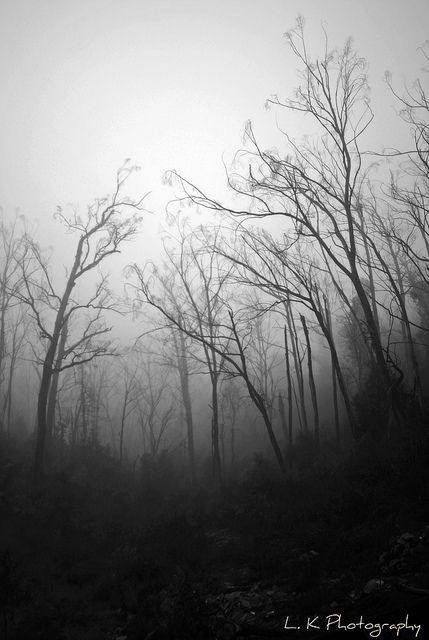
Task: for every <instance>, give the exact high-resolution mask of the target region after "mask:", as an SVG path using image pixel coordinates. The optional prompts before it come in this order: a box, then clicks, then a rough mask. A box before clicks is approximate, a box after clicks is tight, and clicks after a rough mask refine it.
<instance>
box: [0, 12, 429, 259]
mask: <svg viewBox="0 0 429 640" xmlns="http://www.w3.org/2000/svg"><path fill="white" fill-rule="evenodd" d="M298 13H301V14H303V15H304V16H305V17H306V20H307V34H308V42H309V43H311V45H312V46H314V49H315V50H317V49H318V47H319V50H320V46H321V45H322V42H323V40H322V30H321V24H322V23H323V25H324V26H325V27H326V29H327V32H328V34H329V39H330V44H332V45H336V44H338V45H341V44H342V43H343V42H344V40H345V39H346V38H347V37H348V36H349V35H352V36H353V37H354V40H355V44H356V47H357V48H358V50H359V52H360V53H361V54H362V55H364V56H365V57H367V58H368V60H369V63H370V84H371V88H372V99H373V106H374V110H375V113H376V121H375V122H376V126H373V127H372V132H373V133H372V135H373V136H374V140H373V144H374V147H377V148H380V147H382V146H383V145H385V144H392V137H393V133H394V135H395V137H396V136H398V144H400V140H401V135H400V134H401V126H403V125H401V123H400V121H399V119H398V118H396V117H395V116H394V107H393V103H394V100H393V99H392V98H391V96H390V95H389V92H388V90H387V88H386V86H385V83H384V81H383V75H384V71H385V70H386V69H390V70H392V71H394V75H395V79H396V81H397V82H398V83H399V84H400V86H402V85H403V83H404V79H405V77H407V78H408V79H412V78H414V77H415V76H416V75H417V74H418V73H419V71H420V65H421V58H420V59H419V57H418V54H417V51H416V49H417V47H418V45H419V44H421V43H422V42H423V41H424V40H425V39H426V38H427V37H428V33H427V24H428V18H429V7H428V3H427V1H426V0H407V2H405V1H397V2H392V0H377V1H375V2H374V1H369V0H363V1H361V2H359V3H358V2H355V1H351V0H325V1H324V2H317V1H304V2H303V1H302V0H301V1H300V2H297V1H295V0H288V1H287V2H286V1H285V0H266V1H265V2H263V3H262V2H257V1H254V0H252V1H249V0H234V1H233V2H231V1H228V2H226V1H217V2H206V1H201V0H186V1H182V2H173V1H172V0H139V1H137V0H124V1H121V2H118V1H115V2H111V1H107V0H85V1H82V0H78V1H75V2H64V1H62V0H2V2H1V4H0V47H1V59H0V76H1V87H2V90H1V101H0V117H1V123H2V126H1V130H0V131H1V133H0V136H1V139H0V142H1V150H2V153H1V158H0V205H2V206H3V207H4V210H5V213H6V215H7V216H9V215H12V214H13V212H14V211H15V209H16V208H19V210H20V212H21V213H22V214H24V215H25V216H26V217H27V218H28V219H29V220H31V221H35V220H37V221H39V227H40V231H39V233H40V234H41V236H42V237H43V239H44V244H52V243H55V244H57V243H58V225H57V224H56V223H53V222H52V213H53V211H54V209H55V206H56V205H57V204H61V205H64V204H67V203H69V202H73V203H78V204H80V205H81V206H84V205H85V204H86V203H87V202H89V201H90V200H92V198H94V197H95V196H102V195H105V194H106V193H107V192H109V191H110V190H111V189H112V185H113V180H114V175H115V171H116V169H117V168H118V166H119V165H120V164H121V163H122V161H123V160H124V159H125V158H127V157H130V158H131V159H132V161H133V162H134V163H136V164H138V165H140V166H141V169H142V171H141V173H140V174H139V175H138V177H136V178H135V179H134V181H133V185H132V187H130V188H131V190H132V195H134V194H138V193H142V192H146V191H148V190H151V191H152V194H151V196H150V198H149V199H148V201H147V205H148V207H149V208H150V209H151V210H152V211H154V212H156V217H155V216H154V219H153V220H152V222H149V223H147V225H146V230H145V231H144V233H143V235H142V240H141V243H140V244H139V245H138V247H135V248H134V249H133V250H132V252H131V253H132V255H131V253H130V256H131V257H132V258H134V257H138V254H141V252H142V250H144V249H148V247H149V245H150V244H151V238H153V236H154V234H155V235H156V233H157V230H158V221H159V220H160V219H161V218H162V216H163V209H164V205H165V202H166V201H167V200H168V199H169V198H170V197H171V195H172V194H171V191H169V190H168V189H167V187H163V186H162V185H161V176H162V174H163V172H164V171H166V170H167V169H170V168H175V169H177V170H178V171H179V172H181V173H183V174H184V175H186V176H187V177H189V178H190V179H192V180H193V181H194V182H196V183H197V184H199V185H201V186H203V187H206V188H209V189H210V192H211V193H213V192H214V191H217V192H219V191H221V190H222V189H223V185H224V182H225V170H224V166H223V163H222V158H224V161H225V163H226V165H229V164H230V162H231V159H232V157H233V153H234V151H235V150H236V149H237V148H239V147H240V145H241V142H242V131H243V126H244V123H245V121H246V120H247V119H252V121H253V122H254V126H255V131H256V133H257V135H258V138H259V140H261V141H262V142H263V144H267V145H269V144H274V143H275V142H276V140H278V133H277V132H276V125H275V118H274V114H273V113H272V112H270V111H266V110H265V109H264V101H265V99H266V98H267V97H268V96H269V95H270V94H272V93H279V95H290V92H291V91H292V89H293V87H294V86H295V84H296V75H295V71H296V61H295V60H294V58H293V57H292V55H291V54H290V53H289V51H288V48H287V46H286V45H285V41H284V39H283V38H282V35H283V33H284V32H285V31H286V30H288V29H289V28H291V27H292V26H293V25H294V22H295V19H296V16H297V15H298ZM283 124H284V122H283ZM404 132H405V129H404ZM293 134H294V135H295V136H297V137H299V136H300V135H301V132H300V131H293ZM142 243H144V244H142ZM130 251H131V249H130ZM145 252H146V251H144V253H145ZM142 257H143V258H144V256H142Z"/></svg>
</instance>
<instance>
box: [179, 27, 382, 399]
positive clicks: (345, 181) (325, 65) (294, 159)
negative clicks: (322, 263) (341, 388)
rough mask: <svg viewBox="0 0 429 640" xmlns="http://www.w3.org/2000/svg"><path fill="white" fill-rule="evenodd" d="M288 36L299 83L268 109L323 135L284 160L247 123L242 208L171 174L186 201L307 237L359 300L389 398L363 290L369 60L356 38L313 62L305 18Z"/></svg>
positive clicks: (239, 186) (235, 180)
mask: <svg viewBox="0 0 429 640" xmlns="http://www.w3.org/2000/svg"><path fill="white" fill-rule="evenodd" d="M286 37H287V41H288V43H289V46H290V48H291V50H292V53H293V54H294V55H295V57H296V59H297V60H298V61H299V63H300V66H301V70H300V79H301V84H300V85H299V86H298V87H297V89H296V91H295V95H294V97H293V98H292V99H289V100H281V99H280V98H278V97H277V96H274V97H272V98H271V99H270V100H269V101H268V104H270V105H274V106H275V107H278V108H280V109H285V110H286V111H287V112H295V113H298V114H303V115H305V116H306V117H307V118H308V119H311V120H312V123H313V124H314V125H315V126H316V127H317V128H318V130H319V132H320V135H318V136H317V137H316V136H315V137H313V138H312V139H308V140H307V141H304V143H303V144H301V145H298V144H297V143H296V142H294V140H293V139H292V138H291V137H290V136H288V135H287V134H285V140H286V143H287V145H288V147H289V153H287V154H285V155H281V154H280V153H278V152H276V151H264V150H263V149H262V148H261V146H260V145H259V143H258V140H257V138H256V136H255V133H254V131H253V128H252V126H251V124H249V125H248V126H247V129H246V137H247V140H248V143H249V145H250V148H251V150H250V151H245V152H243V154H242V155H241V156H240V157H241V158H244V159H245V161H246V172H245V173H241V174H240V173H238V174H232V175H230V177H229V184H230V186H231V188H232V189H233V191H234V192H235V193H236V194H238V195H239V196H240V199H241V200H240V202H243V206H242V207H240V206H237V207H231V206H228V205H226V204H225V203H220V202H219V201H217V200H215V199H213V198H210V197H209V196H207V195H206V194H205V193H204V192H202V191H201V190H200V189H198V187H196V186H195V185H194V184H192V183H191V182H190V181H188V180H186V179H184V178H182V177H180V176H178V175H177V174H175V173H174V172H173V174H172V176H177V177H178V179H179V181H180V184H181V186H182V188H183V190H184V198H187V199H189V198H190V199H191V200H192V201H193V202H194V203H195V204H196V205H198V206H203V207H205V208H208V209H211V210H214V211H222V212H224V211H227V212H229V213H230V214H232V215H233V216H235V217H238V218H258V219H264V218H269V217H281V218H282V219H283V220H285V221H287V224H288V226H287V227H286V235H287V236H288V239H289V242H290V243H293V242H296V241H298V240H299V239H301V238H303V237H304V238H306V239H307V240H308V241H309V242H311V243H312V244H313V247H314V249H316V248H318V250H319V253H320V255H321V256H323V257H324V259H325V260H327V261H329V262H330V264H331V265H332V266H334V267H335V268H336V269H337V270H338V272H339V273H341V274H342V278H343V279H344V280H345V281H346V282H347V283H348V284H349V285H350V286H351V287H352V289H353V296H356V297H357V298H358V300H359V304H360V306H361V308H362V312H363V316H364V319H365V325H366V331H367V333H368V337H369V341H368V342H369V345H370V348H371V350H372V352H373V354H374V360H375V363H376V368H377V372H378V375H379V377H380V380H381V386H382V388H383V390H384V394H385V396H386V398H387V397H388V396H389V391H390V389H391V387H392V384H393V383H394V377H395V374H394V372H392V368H391V366H390V363H389V359H388V356H387V355H386V352H385V349H384V346H383V343H382V340H381V336H380V332H379V327H378V323H377V317H376V316H375V314H374V306H373V303H372V300H371V294H370V292H368V289H367V287H366V285H365V276H364V274H363V273H362V267H361V256H360V250H361V247H360V244H359V238H360V226H359V219H360V213H359V211H358V208H359V207H360V206H361V203H362V198H361V193H362V189H363V186H364V184H365V179H366V173H365V170H364V167H363V155H362V152H361V149H360V139H361V137H362V135H363V134H364V132H365V131H366V129H367V128H368V126H369V125H370V123H371V120H372V112H371V109H370V106H369V99H368V86H367V78H366V63H365V60H364V59H363V58H360V57H359V56H358V55H357V54H356V52H355V51H354V50H353V47H352V44H351V41H348V42H347V43H346V44H345V46H344V47H343V48H342V49H341V50H336V49H335V50H332V51H330V50H328V46H327V44H326V47H325V51H324V53H323V55H322V56H321V57H320V58H317V59H314V60H313V59H312V58H311V57H310V55H309V53H308V48H307V45H306V42H305V37H304V21H303V19H302V18H300V19H298V22H297V26H296V28H295V29H294V30H292V31H290V32H288V33H287V34H286ZM312 140H313V141H312ZM246 201H247V202H246ZM365 215H366V213H365ZM353 296H352V297H353Z"/></svg>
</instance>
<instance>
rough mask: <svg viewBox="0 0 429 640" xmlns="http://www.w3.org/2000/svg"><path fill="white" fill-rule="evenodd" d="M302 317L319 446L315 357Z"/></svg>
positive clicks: (301, 316) (302, 317)
mask: <svg viewBox="0 0 429 640" xmlns="http://www.w3.org/2000/svg"><path fill="white" fill-rule="evenodd" d="M300 318H301V323H302V328H303V329H304V335H305V342H306V344H307V364H308V382H309V385H310V392H311V400H312V403H313V411H314V438H315V441H316V445H317V446H319V442H320V433H319V431H320V425H319V405H318V402H317V392H316V383H315V381H314V373H313V358H312V352H311V343H310V336H309V335H308V328H307V323H306V320H305V317H304V316H303V315H300Z"/></svg>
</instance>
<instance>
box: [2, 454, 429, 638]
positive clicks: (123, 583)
mask: <svg viewBox="0 0 429 640" xmlns="http://www.w3.org/2000/svg"><path fill="white" fill-rule="evenodd" d="M3 444H4V443H3ZM30 460H31V451H30V448H29V447H28V446H27V448H26V449H25V448H24V449H23V447H22V446H20V447H18V446H17V445H13V444H11V443H8V444H7V445H6V446H3V447H2V449H1V454H0V638H4V639H5V640H24V639H25V640H28V639H30V640H33V639H34V640H36V639H40V640H42V639H43V640H78V639H79V640H125V639H127V640H161V639H169V638H171V639H173V640H175V639H177V640H181V639H189V640H200V639H201V640H210V639H219V640H234V639H236V638H237V639H238V638H244V637H246V638H250V639H252V638H253V639H254V640H256V639H257V638H266V637H272V638H286V637H287V638H290V640H298V639H299V638H306V640H313V639H319V638H331V637H332V638H333V640H337V638H339V637H346V638H348V639H349V640H353V638H371V637H380V638H397V637H399V638H415V637H418V638H421V639H423V640H425V639H426V638H429V526H428V525H429V490H428V489H429V465H428V464H427V461H428V457H427V451H424V448H423V450H422V449H421V448H420V450H419V451H418V452H415V453H413V454H412V453H410V450H409V449H407V448H404V447H399V448H397V449H396V452H391V451H390V452H386V450H385V448H383V447H382V446H379V447H374V449H373V450H372V451H371V454H369V453H368V451H367V452H365V453H364V454H363V453H362V452H360V453H355V454H353V455H351V454H349V455H348V456H344V457H343V458H342V459H341V460H340V461H339V462H337V463H336V464H329V465H328V464H322V463H321V462H320V461H319V462H318V463H315V464H313V465H311V466H310V467H309V468H307V469H304V470H300V471H299V472H294V474H291V475H290V476H289V477H287V478H279V477H277V476H276V475H275V474H274V473H273V472H272V471H270V468H269V465H268V464H267V463H265V462H264V461H263V460H259V462H257V461H256V462H255V464H254V465H253V468H252V470H251V471H249V472H248V473H247V474H246V475H245V476H244V477H243V478H242V479H241V480H240V481H235V482H231V483H229V484H228V485H226V486H224V487H223V488H222V489H219V488H217V489H214V488H212V487H210V486H209V485H207V486H206V487H205V488H200V489H198V490H193V491H191V490H189V489H187V490H186V489H185V488H184V487H183V483H180V482H179V481H178V477H177V475H175V474H177V473H178V472H177V470H176V471H174V469H173V466H174V465H172V464H170V462H169V461H168V458H164V459H161V461H160V462H159V463H157V465H153V466H152V467H151V468H150V469H146V470H142V471H141V472H139V473H133V474H131V473H130V472H126V471H123V470H121V469H119V468H118V466H117V463H116V462H115V461H113V460H112V459H111V458H109V456H107V455H106V454H105V453H103V452H102V451H88V450H85V449H81V450H80V451H75V452H68V453H67V455H66V456H65V458H64V459H63V460H62V461H61V465H62V470H61V471H55V469H53V470H52V472H51V474H50V476H49V477H48V478H47V479H46V483H45V486H44V487H43V488H42V489H41V490H39V491H38V492H35V491H34V490H32V489H31V487H29V480H28V478H29V477H30V474H29V470H30ZM173 487H175V488H174V489H173ZM407 616H408V617H407ZM286 622H287V626H288V627H300V629H292V628H288V629H285V628H284V627H285V623H286ZM381 623H386V624H387V623H388V624H389V625H390V626H391V627H392V628H390V629H389V628H387V627H383V628H379V627H378V626H377V624H381ZM401 624H406V625H407V627H408V628H406V629H403V628H401V627H399V628H398V625H401ZM347 625H349V626H348V628H344V627H346V626H347ZM365 625H366V628H364V627H365ZM371 625H372V626H371ZM414 625H415V626H414ZM418 625H420V627H421V628H420V629H418V628H417V627H418ZM353 626H354V627H355V628H354V629H353ZM307 627H308V628H307ZM318 627H320V628H318Z"/></svg>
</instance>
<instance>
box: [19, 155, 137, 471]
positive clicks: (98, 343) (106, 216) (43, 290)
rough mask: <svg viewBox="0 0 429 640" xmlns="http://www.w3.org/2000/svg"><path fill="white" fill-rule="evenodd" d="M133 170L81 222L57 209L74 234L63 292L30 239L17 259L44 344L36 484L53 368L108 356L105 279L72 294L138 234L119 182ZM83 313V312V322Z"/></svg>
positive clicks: (132, 204)
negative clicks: (82, 294) (65, 335)
mask: <svg viewBox="0 0 429 640" xmlns="http://www.w3.org/2000/svg"><path fill="white" fill-rule="evenodd" d="M132 172H133V168H132V167H129V166H128V165H125V166H124V167H123V168H122V169H120V170H119V171H118V174H117V181H116V187H115V191H114V193H113V195H112V196H111V197H108V198H104V199H99V200H96V201H95V202H94V203H93V204H92V205H90V206H89V207H88V208H87V212H86V216H85V218H84V219H82V218H81V217H80V216H79V215H78V213H77V212H76V211H75V212H74V213H73V214H72V215H71V216H69V217H68V216H66V215H65V214H64V213H63V211H62V210H61V209H59V210H58V211H57V217H58V218H59V219H60V220H61V221H62V222H63V224H64V225H65V227H66V229H67V230H68V231H70V232H73V233H76V234H78V240H77V244H76V251H75V256H74V259H73V263H72V266H71V268H70V270H69V272H68V275H67V278H66V282H65V285H64V288H63V290H62V293H57V288H56V287H55V286H54V283H53V276H52V274H51V272H50V269H49V266H48V264H47V262H46V260H45V258H44V256H43V254H42V252H41V250H40V248H39V247H38V245H37V244H36V242H35V241H34V240H33V239H32V238H30V237H29V236H27V237H26V238H25V242H26V254H25V259H24V260H23V261H22V278H23V281H24V288H23V292H22V293H20V294H19V299H20V300H21V301H22V302H24V303H25V304H27V305H28V307H29V309H30V312H31V314H32V316H33V318H34V320H35V322H36V325H37V327H38V330H39V332H40V337H41V338H42V339H43V340H46V350H45V353H44V356H43V365H42V377H41V383H40V388H39V394H38V408H37V439H36V454H35V464H34V477H35V481H36V482H38V481H39V480H40V478H41V476H42V474H43V470H44V457H45V446H46V437H47V402H48V397H49V391H50V389H51V382H52V376H53V374H54V372H55V370H56V369H57V368H59V369H60V370H64V369H66V368H69V367H73V366H75V365H78V364H83V363H85V362H90V361H91V360H93V359H94V358H96V357H98V356H101V355H106V354H110V353H112V344H111V341H107V342H106V340H104V341H102V339H103V338H105V335H106V334H107V333H109V331H110V328H109V327H107V326H106V325H105V324H104V321H103V312H104V311H106V310H108V309H113V308H114V305H113V301H112V297H111V294H110V291H109V289H108V287H107V279H106V277H105V276H101V279H100V280H99V282H98V283H96V284H95V286H94V291H93V293H92V294H90V295H89V296H87V297H86V299H83V300H80V301H79V300H77V299H76V298H75V297H73V291H74V289H75V287H76V285H77V284H78V283H80V282H81V281H82V279H84V278H85V279H89V278H88V276H89V274H90V273H91V272H94V271H95V270H97V269H98V268H99V267H100V265H101V264H102V263H104V261H105V260H106V259H107V258H109V257H110V256H112V255H114V254H116V253H119V252H120V250H121V247H122V245H123V244H124V243H125V242H127V241H129V240H131V239H132V238H134V237H135V235H136V233H137V230H138V226H139V223H140V217H139V216H138V215H137V213H136V211H139V210H141V209H142V202H143V200H140V201H134V200H130V199H129V198H127V197H125V196H123V195H122V191H123V187H124V184H125V182H126V180H127V178H128V177H129V176H130V174H131V173H132ZM127 210H130V211H131V214H130V215H127V214H126V213H125V214H124V212H126V211H127ZM83 312H86V314H87V319H86V320H85V319H84V318H85V316H84V313H83ZM75 317H79V318H80V319H81V320H82V317H83V328H82V329H81V332H80V334H79V335H78V336H77V337H74V338H72V337H69V340H68V343H67V344H66V345H65V346H64V352H63V357H62V363H61V365H60V367H57V365H56V358H57V357H58V355H59V353H58V346H59V342H60V337H61V334H62V331H63V329H64V326H65V325H67V324H68V325H69V327H70V324H71V321H72V319H75ZM75 322H76V320H75ZM60 355H61V354H60Z"/></svg>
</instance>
